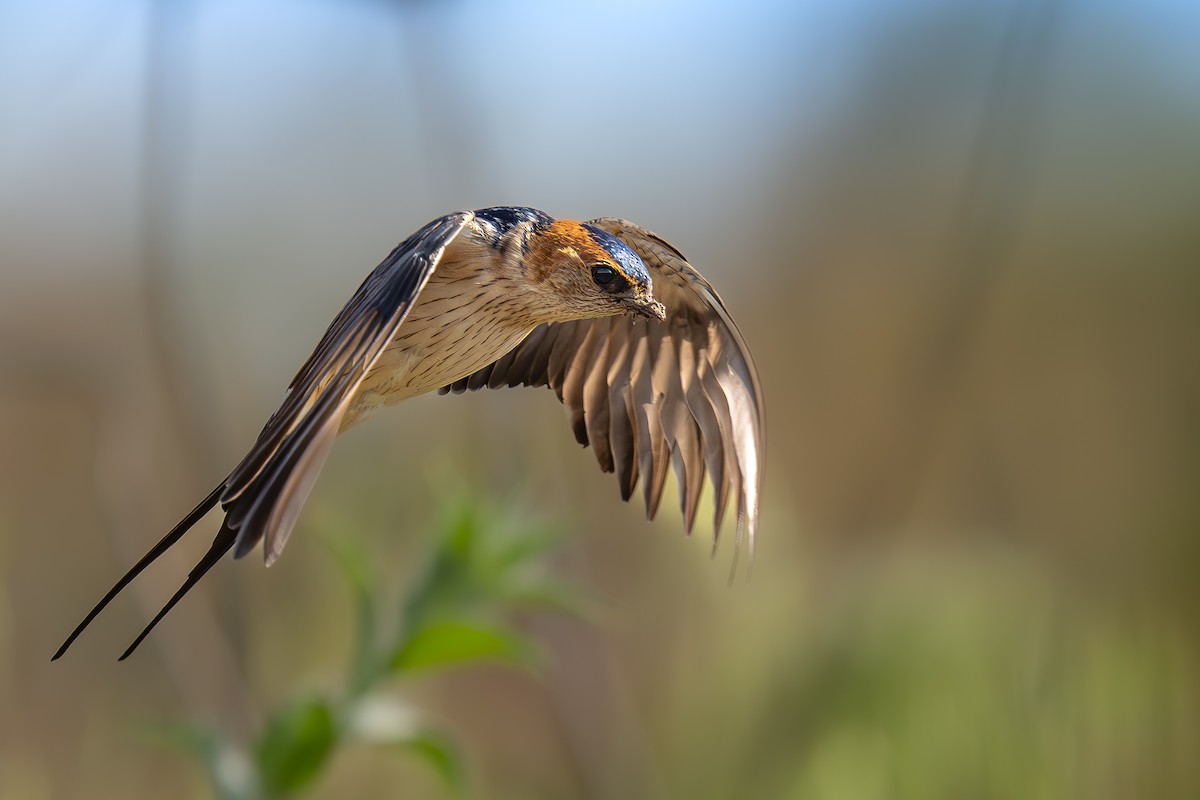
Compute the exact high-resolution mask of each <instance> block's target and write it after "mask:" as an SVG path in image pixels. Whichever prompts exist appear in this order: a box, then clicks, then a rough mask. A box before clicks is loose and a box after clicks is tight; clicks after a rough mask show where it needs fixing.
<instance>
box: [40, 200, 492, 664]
mask: <svg viewBox="0 0 1200 800" xmlns="http://www.w3.org/2000/svg"><path fill="white" fill-rule="evenodd" d="M470 218H471V214H470V213H468V212H461V213H457V214H449V215H447V216H445V217H442V218H441V219H437V220H434V221H433V222H431V223H429V224H428V225H426V226H425V227H424V228H422V229H421V230H419V231H417V232H416V233H414V234H413V235H412V236H410V237H409V238H407V239H405V240H404V241H403V242H402V243H400V245H398V246H397V247H396V249H395V250H393V251H392V252H391V254H390V255H389V256H388V257H387V258H386V259H384V260H383V262H382V263H381V264H380V265H379V266H378V267H376V268H375V269H374V270H373V271H372V272H371V274H370V275H368V276H367V279H366V280H365V281H364V282H363V284H362V286H360V287H359V288H358V291H356V292H355V293H354V296H353V297H351V298H350V301H349V302H348V303H347V304H346V306H345V307H344V308H343V309H342V310H341V312H340V313H339V314H338V315H337V317H336V318H334V320H333V323H332V324H331V325H330V326H329V329H328V330H327V331H326V332H325V336H324V337H322V339H321V341H320V343H319V344H318V345H317V349H316V350H314V351H313V354H312V355H311V356H309V357H308V360H307V361H306V362H304V366H302V367H301V368H300V371H299V372H298V373H297V374H296V377H295V378H293V379H292V383H291V385H290V386H289V387H288V393H287V395H286V396H285V397H284V400H283V403H282V404H281V405H280V406H279V408H278V409H277V410H276V411H275V413H274V414H272V415H271V418H270V419H269V420H267V424H266V426H265V427H263V430H262V433H260V434H259V435H258V439H257V441H255V443H254V446H253V447H252V448H251V449H250V452H249V453H248V454H247V455H246V457H245V458H244V459H242V462H241V463H240V464H238V466H237V468H236V469H234V470H233V472H232V473H230V475H229V477H228V478H226V479H225V481H224V482H223V483H222V484H221V485H219V486H217V488H216V489H214V490H213V491H212V492H211V493H210V494H209V495H208V497H206V498H205V499H204V500H203V501H201V503H200V505H198V506H196V508H195V509H193V510H192V512H191V513H189V514H188V515H187V516H186V517H184V519H183V520H182V521H181V522H180V523H179V524H178V525H176V526H175V527H174V528H173V529H172V530H171V531H170V532H169V533H167V535H166V536H164V537H163V538H162V539H161V540H160V541H159V542H158V543H157V544H156V545H154V547H153V548H151V549H150V551H149V552H148V553H146V555H145V556H143V557H142V559H141V560H140V561H138V562H137V563H136V564H134V565H133V567H132V568H131V569H130V570H129V571H128V572H127V573H125V575H124V576H123V577H122V578H121V580H119V581H117V583H116V585H115V586H113V588H112V589H110V590H109V592H108V594H106V595H105V596H104V597H103V598H102V599H101V600H100V602H99V603H97V604H96V606H95V608H93V609H92V610H91V612H89V613H88V615H87V616H86V617H84V619H83V621H82V622H81V623H79V625H78V626H77V627H76V628H75V630H74V631H72V633H71V635H70V636H69V637H67V640H66V641H65V642H63V645H62V647H60V648H59V649H58V652H56V653H55V654H54V658H59V657H61V656H62V654H63V653H65V652H66V651H67V648H68V647H70V646H71V643H72V642H74V641H75V639H76V637H78V636H79V634H80V633H82V632H83V630H84V629H85V628H86V627H87V626H88V624H89V623H91V621H92V620H93V619H95V617H96V615H97V614H99V613H100V612H101V611H103V610H104V608H105V606H107V605H108V604H109V602H110V601H112V599H113V598H114V597H116V596H117V594H118V593H119V592H120V591H121V590H122V589H123V588H125V586H126V585H128V584H129V582H130V581H132V580H133V579H134V578H136V577H137V576H138V575H139V574H140V573H141V572H142V570H144V569H145V568H146V567H148V566H149V565H150V564H151V563H153V562H154V561H155V560H156V559H157V558H158V557H159V556H161V555H162V554H163V553H165V552H166V551H167V550H169V549H170V548H171V546H172V545H174V544H175V543H176V542H177V541H179V539H180V538H181V537H182V536H183V535H184V534H185V533H187V531H188V529H189V528H191V527H192V526H193V525H195V524H196V523H197V522H198V521H199V520H200V519H201V518H202V517H203V516H204V515H205V514H206V513H208V511H210V510H211V509H212V508H213V507H214V506H216V505H217V503H218V502H219V503H220V504H221V507H222V508H223V509H224V510H225V512H226V515H225V521H224V522H223V523H222V525H221V528H220V530H219V531H218V532H217V535H216V538H215V539H213V543H212V545H211V546H210V547H209V549H208V552H206V553H205V554H204V556H203V557H202V558H201V559H200V561H199V562H198V563H197V564H196V566H195V567H194V568H193V569H192V571H191V572H190V573H188V577H187V580H185V581H184V582H183V585H182V586H181V587H179V590H178V591H177V592H175V594H174V595H173V596H172V597H171V599H170V600H168V601H167V603H166V605H164V606H163V608H162V610H161V611H159V612H158V614H157V615H156V616H155V617H154V619H152V620H151V621H150V623H149V624H148V625H147V626H146V627H145V629H144V630H143V631H142V632H141V634H140V635H139V636H138V637H137V639H135V640H134V642H133V644H131V645H130V646H129V648H128V649H126V651H125V652H124V654H122V656H121V658H122V659H124V658H127V657H128V656H129V654H130V653H132V652H133V651H134V650H135V649H136V648H137V646H138V645H139V644H141V642H142V640H143V639H145V638H146V636H147V635H148V634H149V633H150V631H151V630H153V629H154V626H155V625H157V624H158V623H159V621H160V620H161V619H162V618H163V617H165V616H166V615H167V612H169V611H170V610H171V609H172V608H174V607H175V604H176V603H178V602H179V600H180V599H181V598H182V597H183V596H184V595H185V594H187V593H188V591H189V590H191V588H192V587H193V586H195V585H196V583H197V582H198V581H199V580H200V579H201V578H202V577H203V576H204V574H205V573H206V572H208V570H209V569H211V568H212V566H213V565H214V564H216V563H217V561H219V560H220V559H221V557H222V556H224V555H225V553H227V552H229V550H230V549H231V548H236V549H235V550H234V555H235V556H238V557H240V556H243V555H245V554H246V553H247V552H249V551H250V550H251V549H252V548H253V547H254V545H255V544H256V543H257V542H258V541H259V540H260V539H263V538H265V539H266V542H265V546H264V548H263V549H264V556H265V558H266V561H267V563H268V564H270V563H271V562H272V561H274V560H275V558H277V557H278V555H279V552H280V551H281V550H282V549H283V545H284V543H285V542H286V541H287V537H288V534H290V533H291V530H292V527H293V525H294V524H295V521H296V517H297V516H298V514H299V512H300V508H301V506H302V505H303V504H304V501H305V499H306V498H307V496H308V493H309V490H310V489H311V488H312V485H313V483H314V482H315V481H316V478H317V474H318V473H319V472H320V470H321V466H322V465H323V464H324V462H325V457H326V456H327V455H328V454H329V448H330V446H331V445H332V444H333V439H334V437H335V436H336V435H337V432H338V427H339V425H340V424H341V420H342V417H343V415H344V414H345V413H346V409H347V408H348V407H349V405H350V402H351V400H352V399H353V397H354V393H355V391H356V389H357V388H358V386H359V384H360V383H362V380H363V378H364V377H365V376H366V374H367V372H368V371H369V370H370V369H371V366H372V364H374V363H375V361H376V359H377V358H378V357H379V355H380V354H381V353H382V352H383V350H384V348H386V347H387V345H388V343H389V342H391V340H392V339H393V338H394V337H395V335H396V332H397V329H398V328H399V327H400V324H401V323H402V322H403V321H404V317H405V316H406V315H407V314H408V311H409V309H410V308H411V307H412V305H413V302H414V301H415V300H416V298H417V296H418V295H419V294H420V292H421V289H422V288H423V287H424V286H425V284H426V282H427V281H428V280H429V276H430V275H432V274H433V271H434V269H435V268H436V267H437V264H438V262H439V261H440V260H441V257H442V253H443V252H444V251H445V249H446V247H447V245H449V244H450V242H452V241H453V240H454V238H455V237H456V236H458V234H459V232H460V231H462V229H463V227H464V226H465V225H466V224H467V221H468V220H469V219H470Z"/></svg>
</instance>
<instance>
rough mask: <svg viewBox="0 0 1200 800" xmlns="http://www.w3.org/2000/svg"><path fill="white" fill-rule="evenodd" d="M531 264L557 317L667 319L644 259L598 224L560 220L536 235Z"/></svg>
mask: <svg viewBox="0 0 1200 800" xmlns="http://www.w3.org/2000/svg"><path fill="white" fill-rule="evenodd" d="M526 267H527V270H528V274H529V277H530V278H531V281H532V283H533V284H534V285H536V286H537V287H538V289H539V291H540V292H541V293H543V294H546V295H548V296H549V297H550V298H551V299H552V300H553V303H554V304H555V306H556V311H561V312H562V316H561V319H560V320H556V321H565V320H567V319H585V318H589V317H611V316H615V315H617V314H639V315H641V316H644V317H649V318H651V319H657V320H662V319H665V318H666V309H665V308H664V307H663V304H662V303H660V302H658V300H656V299H655V297H654V287H653V285H652V283H651V280H650V273H649V272H648V271H647V269H646V265H645V264H643V263H642V259H641V258H639V257H638V255H637V253H635V252H634V251H633V250H632V249H631V248H630V247H629V245H627V244H625V243H624V242H622V241H621V240H620V239H618V238H617V237H615V236H613V235H612V234H610V233H607V232H605V231H603V230H601V229H600V228H598V227H596V226H595V225H589V224H587V223H581V222H572V221H569V220H558V221H556V222H553V223H551V224H550V225H549V226H547V227H545V228H543V229H541V230H539V231H537V232H536V233H533V234H532V235H531V237H530V240H529V249H528V253H527V255H526Z"/></svg>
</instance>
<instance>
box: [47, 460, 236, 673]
mask: <svg viewBox="0 0 1200 800" xmlns="http://www.w3.org/2000/svg"><path fill="white" fill-rule="evenodd" d="M224 490H225V483H224V481H222V482H221V484H220V485H218V486H217V488H215V489H213V490H212V492H211V493H210V494H209V495H208V497H206V498H204V499H203V500H201V501H200V505H198V506H196V507H195V508H193V509H192V511H191V513H190V514H188V515H187V516H186V517H184V518H183V519H182V520H180V522H179V524H178V525H176V526H175V527H174V528H172V529H171V532H170V533H168V534H167V535H166V536H164V537H163V538H162V539H161V540H159V542H158V544H156V545H154V547H152V548H150V552H148V553H146V555H144V556H142V559H141V561H138V562H137V563H136V564H134V565H133V567H132V568H130V570H129V571H128V572H126V573H125V576H124V577H122V578H121V580H119V581H117V584H116V586H114V587H112V588H111V589H109V590H108V594H106V595H104V597H103V598H102V599H101V600H100V602H99V603H97V604H96V607H95V608H93V609H92V610H91V611H90V612H88V615H87V616H86V617H84V618H83V622H81V623H79V625H78V626H76V628H75V630H73V631H71V635H70V636H68V637H67V640H66V641H65V642H63V643H62V647H60V648H58V652H57V653H55V654H54V656H53V658H51V659H50V660H51V661H55V660H57V659H59V658H61V657H62V654H63V653H65V652H67V648H68V647H70V646H71V644H72V642H74V641H75V639H76V638H78V637H79V634H81V633H83V629H84V628H86V627H87V626H88V625H89V624H91V622H92V620H93V619H95V618H96V615H97V614H99V613H100V612H101V611H103V610H104V607H105V606H107V605H108V604H109V603H110V602H111V601H112V599H113V598H114V597H116V596H117V595H118V594H119V593H120V591H121V590H122V589H124V588H125V587H126V586H127V585H128V584H129V582H130V581H132V580H133V579H134V578H136V577H137V576H138V575H139V574H141V572H142V570H144V569H145V568H146V567H148V566H150V564H152V563H153V562H154V561H155V559H157V558H158V557H159V556H161V555H162V554H163V553H165V552H167V551H168V550H170V549H171V545H173V544H175V543H176V542H177V541H179V539H180V537H182V536H183V535H184V534H185V533H187V531H188V529H189V528H191V527H192V526H193V525H195V524H196V523H197V522H198V521H199V520H200V518H201V517H203V516H204V515H205V514H207V513H208V512H209V511H210V510H212V507H213V506H215V505H216V504H217V501H218V500H220V499H221V492H223V491H224ZM224 532H225V529H224V528H222V529H221V533H224ZM220 539H221V534H218V535H217V542H219V541H220ZM230 541H231V542H232V540H230ZM217 542H213V546H214V547H216V545H217ZM225 549H226V550H228V549H229V548H228V546H226V548H225ZM210 554H211V551H210ZM208 557H209V556H205V558H206V559H207V558H208ZM203 563H204V562H203V561H201V564H203ZM210 566H211V565H210ZM205 569H206V570H207V569H208V567H205ZM176 599H178V598H176ZM173 603H174V601H172V604H173ZM169 607H170V606H168V608H169ZM160 616H161V615H160ZM157 621H158V620H157V619H156V620H155V622H157ZM151 627H153V623H151ZM144 635H145V634H143V636H144ZM138 641H139V642H140V641H141V637H139V638H138ZM135 646H136V643H135ZM132 650H133V648H132V647H131V648H130V650H129V651H130V652H131V651H132ZM125 655H129V652H126V653H125ZM121 657H122V658H124V657H125V656H121Z"/></svg>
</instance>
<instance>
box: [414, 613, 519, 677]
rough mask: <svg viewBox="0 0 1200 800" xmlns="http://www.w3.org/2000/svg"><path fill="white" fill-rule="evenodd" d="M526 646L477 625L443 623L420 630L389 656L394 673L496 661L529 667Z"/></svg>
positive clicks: (514, 636) (508, 634) (498, 630)
mask: <svg viewBox="0 0 1200 800" xmlns="http://www.w3.org/2000/svg"><path fill="white" fill-rule="evenodd" d="M530 655H531V654H530V650H529V646H528V645H527V644H526V643H525V641H524V639H522V638H521V637H520V636H518V635H517V634H515V633H513V632H512V631H508V630H504V629H503V628H496V627H490V626H486V625H483V624H480V623H478V622H465V621H461V620H445V621H441V622H434V623H430V624H427V625H425V626H423V627H422V628H420V629H418V630H417V631H415V632H414V633H413V634H412V635H411V636H409V637H408V638H407V639H406V640H405V641H404V642H403V643H402V644H401V646H400V647H399V649H398V650H397V651H396V653H395V654H394V655H393V656H392V661H391V665H392V669H393V670H395V671H397V672H402V671H406V670H413V669H419V668H422V667H432V666H438V665H443V664H461V663H463V662H466V661H480V660H485V659H495V660H500V661H516V662H519V663H528V662H529V661H530V660H531V659H530Z"/></svg>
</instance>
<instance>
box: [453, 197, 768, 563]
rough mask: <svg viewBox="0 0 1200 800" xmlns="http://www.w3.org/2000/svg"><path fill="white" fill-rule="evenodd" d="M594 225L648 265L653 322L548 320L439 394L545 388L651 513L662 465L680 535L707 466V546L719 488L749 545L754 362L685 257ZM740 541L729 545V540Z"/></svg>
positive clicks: (759, 434)
mask: <svg viewBox="0 0 1200 800" xmlns="http://www.w3.org/2000/svg"><path fill="white" fill-rule="evenodd" d="M591 224H593V225H596V226H598V227H600V228H602V229H604V230H606V231H608V232H609V233H611V234H613V235H614V236H616V237H617V238H619V239H621V240H622V241H624V242H625V243H626V244H628V245H629V246H630V247H631V248H633V250H634V251H635V252H637V254H638V255H639V256H640V257H641V258H642V261H643V262H644V263H645V264H646V267H647V269H648V270H649V271H650V275H651V280H652V282H653V286H654V295H655V297H656V298H657V299H658V300H659V301H660V302H661V303H663V304H664V305H665V306H666V309H667V317H666V319H665V320H664V321H662V322H659V321H657V320H647V319H643V318H641V317H630V316H618V317H606V318H602V319H590V320H578V321H574V322H562V323H550V324H546V325H542V326H541V327H539V328H537V329H535V330H534V331H533V333H531V334H530V335H529V337H528V338H526V339H525V340H524V341H523V342H522V343H521V344H520V345H519V346H518V347H517V348H516V349H514V350H513V351H511V352H510V353H508V354H507V355H505V356H504V357H503V358H501V359H499V360H498V361H496V362H495V363H493V364H490V365H489V366H487V367H484V368H483V369H481V370H479V371H478V372H475V373H473V374H471V375H468V376H467V377H466V378H463V379H462V380H459V381H456V382H455V383H453V384H451V385H450V386H447V387H444V388H443V389H442V390H441V392H442V393H443V394H445V393H446V392H454V393H456V394H457V393H460V392H463V391H466V390H468V389H471V390H474V389H483V388H489V389H498V388H500V387H504V386H519V385H524V386H549V387H550V388H551V389H553V390H554V391H555V393H556V394H557V395H558V399H559V400H561V401H562V403H563V405H564V406H565V407H566V409H567V414H568V416H569V417H570V420H571V427H572V428H573V429H574V431H575V438H576V439H577V440H578V441H579V443H580V444H583V445H585V446H586V445H588V444H591V445H592V447H593V449H594V451H595V453H596V459H597V460H598V461H599V462H600V468H601V469H602V470H604V471H605V472H614V471H615V472H616V473H617V478H618V480H619V482H620V485H621V497H622V499H624V500H628V499H629V498H630V497H631V496H632V494H633V491H634V488H635V486H636V485H637V482H638V478H639V477H640V478H641V479H642V486H643V493H644V496H645V501H646V515H647V516H648V517H650V518H651V519H653V518H654V515H655V513H656V512H657V510H658V504H659V501H660V499H661V498H662V492H663V487H664V485H665V483H666V476H667V470H668V465H670V466H671V467H672V468H673V469H674V472H675V478H676V481H677V482H678V484H679V489H680V492H679V493H680V505H681V507H682V511H683V519H684V525H685V526H686V528H687V530H688V531H689V532H690V531H691V529H692V524H693V522H694V521H695V516H696V507H697V504H698V502H699V499H700V493H701V490H702V488H703V485H704V476H705V472H707V473H708V475H709V477H710V479H711V481H712V487H713V492H714V515H713V547H714V548H715V547H716V543H717V538H718V537H719V534H720V530H721V520H722V518H723V516H724V512H725V507H726V504H727V501H728V497H729V494H730V492H732V493H733V495H734V496H735V498H736V502H737V509H738V533H737V541H738V543H739V545H740V542H741V538H742V532H743V530H745V533H746V538H747V541H748V543H749V548H750V552H751V554H753V549H754V533H755V530H756V528H757V525H758V507H759V495H760V493H761V485H762V474H763V458H764V429H763V425H764V412H763V398H762V389H761V387H760V384H759V378H758V370H757V368H756V367H755V366H754V360H753V359H752V358H751V356H750V351H749V349H748V348H747V347H746V342H745V340H744V339H743V338H742V334H741V332H739V331H738V328H737V325H735V324H734V322H733V318H732V317H730V316H729V312H728V311H726V309H725V305H724V304H723V303H722V302H721V298H720V297H718V296H717V293H716V292H715V291H713V288H712V286H711V285H709V283H708V281H706V280H705V279H704V278H703V276H701V275H700V273H698V272H697V271H696V270H695V269H693V268H692V266H691V264H689V263H688V262H687V259H686V258H684V256H683V255H682V254H681V253H680V252H679V251H678V250H676V249H675V248H674V247H672V246H671V245H670V244H668V243H667V242H665V241H663V240H662V239H661V238H659V237H658V236H656V235H655V234H653V233H651V232H650V231H647V230H645V229H644V228H641V227H639V226H637V225H635V224H633V223H631V222H628V221H626V220H622V219H614V218H603V219H596V220H592V221H591ZM739 549H740V548H739Z"/></svg>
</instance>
